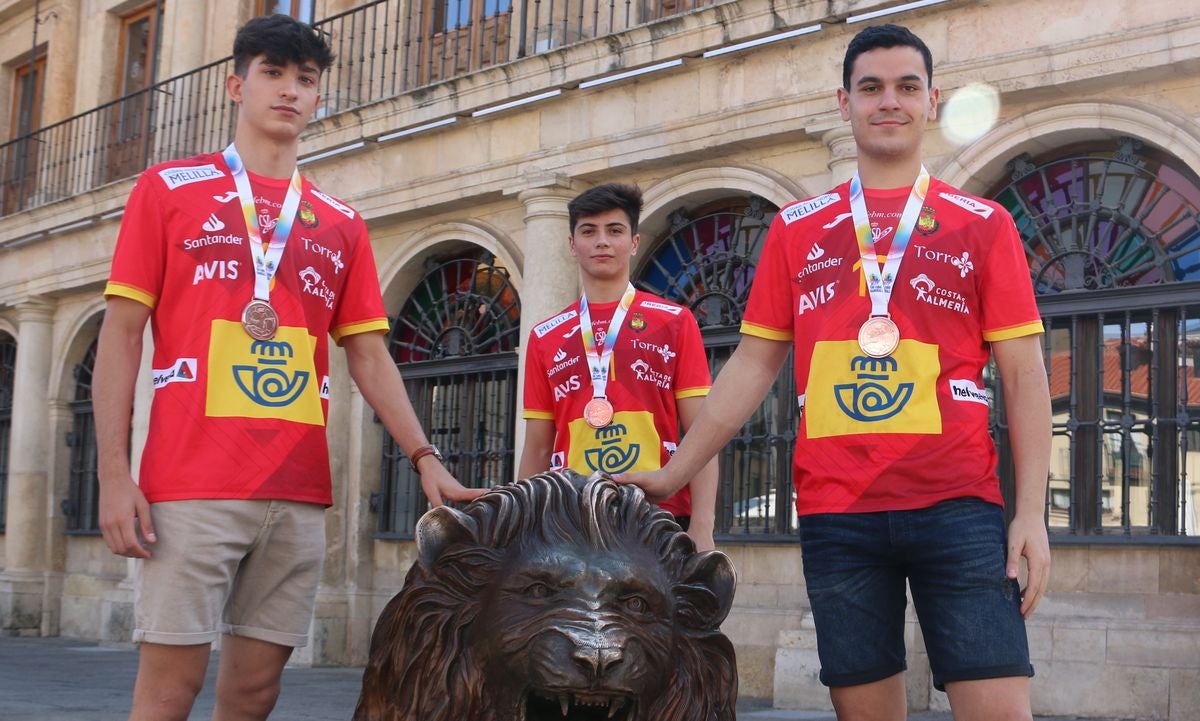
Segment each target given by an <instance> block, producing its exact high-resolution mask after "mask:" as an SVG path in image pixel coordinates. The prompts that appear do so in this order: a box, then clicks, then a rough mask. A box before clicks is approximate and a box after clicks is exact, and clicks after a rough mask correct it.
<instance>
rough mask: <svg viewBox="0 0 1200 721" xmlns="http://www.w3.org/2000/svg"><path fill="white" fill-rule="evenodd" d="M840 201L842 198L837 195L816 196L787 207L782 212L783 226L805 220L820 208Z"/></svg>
mask: <svg viewBox="0 0 1200 721" xmlns="http://www.w3.org/2000/svg"><path fill="white" fill-rule="evenodd" d="M841 199H842V196H840V195H838V194H837V193H826V194H824V195H818V196H817V197H815V198H813V199H811V200H805V201H802V202H799V203H794V204H792V205H789V206H788V207H787V208H785V209H784V211H783V223H784V225H791V224H792V223H794V222H796V221H797V220H800V219H801V218H806V217H808V216H810V215H812V214H813V213H815V212H817V211H818V210H820V209H821V208H824V207H825V206H827V205H831V204H833V203H836V202H838V201H839V200H841Z"/></svg>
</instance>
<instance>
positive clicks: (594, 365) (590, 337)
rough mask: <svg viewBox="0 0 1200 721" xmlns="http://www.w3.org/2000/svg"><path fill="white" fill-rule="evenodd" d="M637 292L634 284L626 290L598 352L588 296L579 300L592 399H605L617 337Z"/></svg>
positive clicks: (585, 295) (580, 324) (582, 335)
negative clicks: (590, 378)
mask: <svg viewBox="0 0 1200 721" xmlns="http://www.w3.org/2000/svg"><path fill="white" fill-rule="evenodd" d="M634 293H636V291H635V290H634V288H633V283H630V284H629V287H628V288H626V289H625V295H623V296H621V302H620V303H618V304H617V309H616V311H614V312H613V317H612V320H611V321H609V323H608V333H607V334H606V335H605V336H604V348H602V349H600V351H599V352H597V349H596V334H595V333H593V332H592V314H591V311H589V310H588V300H587V294H586V293H585V294H583V296H581V297H580V299H579V335H580V336H581V337H582V338H583V352H584V354H585V355H586V356H587V360H588V368H589V369H590V370H591V372H592V397H593V398H604V397H605V396H604V393H605V391H607V390H608V371H609V368H611V367H612V354H613V348H616V347H617V336H618V335H620V333H621V326H622V325H624V323H625V314H626V313H628V312H629V306H631V305H633V295H634Z"/></svg>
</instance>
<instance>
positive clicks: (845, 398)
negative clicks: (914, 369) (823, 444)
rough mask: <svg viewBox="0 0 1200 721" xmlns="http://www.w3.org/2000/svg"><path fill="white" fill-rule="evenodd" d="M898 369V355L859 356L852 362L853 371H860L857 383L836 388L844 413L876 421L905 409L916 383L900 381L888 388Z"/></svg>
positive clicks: (860, 419)
mask: <svg viewBox="0 0 1200 721" xmlns="http://www.w3.org/2000/svg"><path fill="white" fill-rule="evenodd" d="M896 369H897V364H896V359H895V358H890V357H889V358H870V357H868V356H856V357H855V358H854V359H853V360H851V361H850V370H851V371H854V372H856V373H857V374H858V375H857V378H858V382H857V383H842V384H839V385H835V386H834V387H833V393H834V398H836V399H837V404H838V406H839V407H840V408H841V409H842V412H843V413H845V414H846V415H847V416H849V417H851V418H853V419H854V420H856V421H863V422H866V423H873V422H876V421H883V420H887V419H888V418H891V417H892V416H894V415H896V414H897V413H899V412H900V411H902V410H904V406H905V404H907V403H908V399H909V398H911V397H912V392H913V384H912V383H900V384H898V385H896V387H895V388H889V387H888V386H887V385H886V384H887V381H889V380H890V379H891V374H892V373H895V372H896Z"/></svg>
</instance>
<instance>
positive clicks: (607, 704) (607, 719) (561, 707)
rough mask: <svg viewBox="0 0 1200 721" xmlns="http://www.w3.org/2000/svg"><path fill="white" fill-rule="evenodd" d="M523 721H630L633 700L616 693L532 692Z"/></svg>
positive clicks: (526, 702)
mask: <svg viewBox="0 0 1200 721" xmlns="http://www.w3.org/2000/svg"><path fill="white" fill-rule="evenodd" d="M524 705H525V714H524V716H523V718H522V721H563V719H567V720H568V721H630V719H632V718H633V717H634V714H633V709H634V700H633V697H631V696H628V695H625V694H616V693H603V692H601V693H571V692H553V691H533V692H531V693H529V694H527V695H526V697H525V704H524Z"/></svg>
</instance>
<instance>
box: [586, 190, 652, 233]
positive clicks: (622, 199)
mask: <svg viewBox="0 0 1200 721" xmlns="http://www.w3.org/2000/svg"><path fill="white" fill-rule="evenodd" d="M610 210H623V211H625V215H626V216H628V217H629V232H630V233H631V234H636V233H637V229H638V219H639V218H640V217H641V215H642V189H641V188H639V187H637V186H636V185H626V184H624V183H605V184H604V185H597V186H596V187H594V188H589V189H587V190H585V191H583V192H582V193H580V194H579V195H577V196H575V199H574V200H572V201H571V202H570V203H567V213H568V218H569V221H570V223H571V233H572V234H574V233H575V225H576V224H578V223H579V221H580V220H581V219H583V218H590V217H592V216H593V215H600V214H601V213H607V212H608V211H610Z"/></svg>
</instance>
